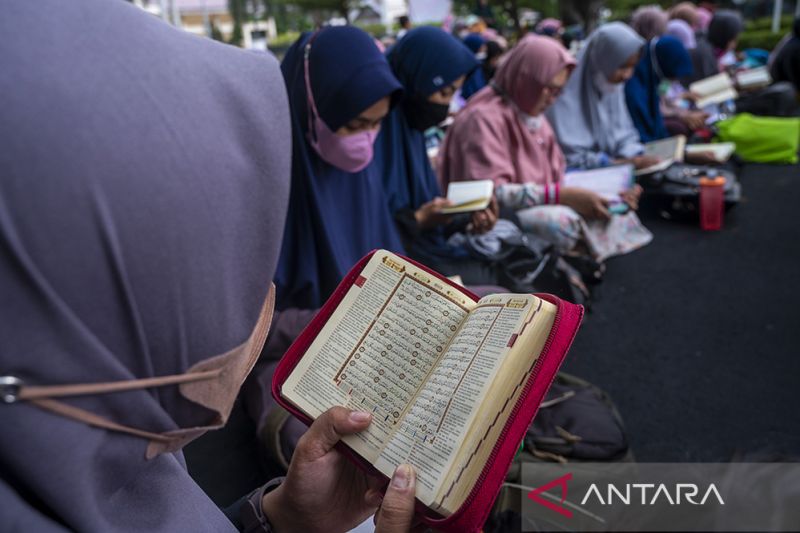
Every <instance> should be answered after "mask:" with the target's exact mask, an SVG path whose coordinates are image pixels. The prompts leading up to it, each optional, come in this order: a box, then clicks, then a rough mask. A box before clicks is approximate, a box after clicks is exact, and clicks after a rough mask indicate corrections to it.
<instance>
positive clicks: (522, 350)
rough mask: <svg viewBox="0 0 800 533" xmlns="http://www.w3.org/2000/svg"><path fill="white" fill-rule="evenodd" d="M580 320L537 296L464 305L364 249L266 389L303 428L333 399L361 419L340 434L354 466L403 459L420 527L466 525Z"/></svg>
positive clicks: (478, 515) (388, 465)
mask: <svg viewBox="0 0 800 533" xmlns="http://www.w3.org/2000/svg"><path fill="white" fill-rule="evenodd" d="M582 312H583V311H582V308H581V307H580V306H575V305H572V304H569V303H566V302H563V301H561V300H559V299H558V298H555V297H553V296H549V295H539V296H535V295H530V294H495V295H490V296H486V297H484V298H481V299H478V298H476V297H475V296H474V295H472V294H471V293H469V292H468V291H467V290H466V289H464V288H462V287H458V286H457V285H455V284H453V283H452V282H450V281H449V280H447V279H446V278H444V277H442V276H440V275H439V274H436V273H434V272H432V271H430V270H428V269H427V268H425V267H422V266H421V265H418V264H416V263H414V262H413V261H410V260H407V259H405V258H403V257H401V256H398V255H395V254H392V253H390V252H387V251H384V250H378V251H376V252H374V253H372V254H371V255H370V256H368V257H366V258H365V259H364V260H362V261H361V263H359V265H356V267H354V269H353V271H351V273H350V274H348V276H347V277H346V278H345V280H344V281H343V282H342V284H341V285H340V287H339V288H338V289H337V291H336V292H335V293H334V295H333V296H332V297H331V299H330V300H329V301H328V303H326V305H325V306H324V307H323V309H321V310H320V312H319V313H318V315H317V317H316V318H315V320H314V321H312V323H311V324H310V325H309V326H308V328H307V329H306V331H304V332H303V334H302V335H301V337H300V338H298V340H297V341H296V342H295V344H294V345H293V346H292V347H291V348H290V349H289V351H288V352H287V354H286V355H285V356H284V358H283V359H282V360H281V363H280V364H279V367H278V369H277V371H276V374H275V378H274V381H273V394H274V395H275V396H276V399H277V400H278V401H279V402H280V403H281V404H282V405H284V406H285V407H287V408H288V409H289V410H290V411H292V412H294V413H296V414H297V415H298V416H299V417H300V418H301V419H303V420H304V421H306V422H310V421H311V420H313V419H314V418H316V417H317V416H319V415H320V414H322V413H323V412H324V411H326V410H327V409H329V408H330V407H333V406H337V405H342V406H345V407H348V408H351V409H358V410H365V411H370V412H371V413H372V414H373V421H372V423H371V425H370V426H369V428H368V429H367V430H365V431H363V432H361V433H359V434H356V435H350V436H347V437H345V438H344V439H343V442H344V445H345V446H346V447H347V448H349V450H347V451H348V454H349V455H350V456H351V457H353V458H354V459H355V460H356V462H357V464H360V465H362V466H364V467H365V468H366V469H367V470H371V471H377V472H379V473H380V474H382V475H384V476H387V477H390V476H391V474H392V472H393V471H394V469H395V467H396V466H397V465H399V464H402V463H408V464H411V465H412V466H414V468H415V470H416V472H417V499H418V501H419V502H420V504H421V506H420V507H422V514H423V516H424V517H425V518H426V522H427V523H429V524H430V525H433V526H434V527H437V528H440V529H445V530H461V531H464V530H470V529H473V528H474V529H477V528H480V527H481V525H482V523H483V520H485V518H486V514H488V511H489V508H490V507H491V503H492V501H493V500H494V498H495V497H496V494H497V491H498V490H499V488H500V484H501V483H502V479H503V477H504V476H505V474H506V472H507V469H508V467H509V465H510V461H511V459H513V456H514V453H515V452H516V449H517V448H518V446H519V442H520V441H521V439H522V437H523V436H524V434H525V430H526V429H527V426H528V425H529V424H530V421H531V419H532V418H533V415H534V414H535V411H536V408H538V405H539V403H540V402H541V399H542V397H543V396H544V393H545V392H546V389H547V387H548V386H549V384H550V382H551V381H552V379H553V377H554V376H555V373H556V371H557V369H558V366H559V365H560V363H561V361H562V360H563V358H564V356H565V355H566V351H567V349H568V347H569V344H570V343H571V341H572V338H573V337H574V335H575V333H576V331H577V327H578V324H579V322H580V319H581V317H582Z"/></svg>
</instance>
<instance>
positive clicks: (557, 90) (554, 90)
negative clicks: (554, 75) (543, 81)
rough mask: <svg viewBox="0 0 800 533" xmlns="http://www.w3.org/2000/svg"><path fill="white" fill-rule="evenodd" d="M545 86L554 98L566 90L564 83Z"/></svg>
mask: <svg viewBox="0 0 800 533" xmlns="http://www.w3.org/2000/svg"><path fill="white" fill-rule="evenodd" d="M544 88H545V90H546V91H547V94H548V95H550V96H552V97H554V98H555V97H556V96H558V95H560V94H561V92H562V91H563V90H564V86H563V85H545V86H544Z"/></svg>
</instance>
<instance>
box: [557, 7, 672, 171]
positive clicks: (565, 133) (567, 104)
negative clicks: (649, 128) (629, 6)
mask: <svg viewBox="0 0 800 533" xmlns="http://www.w3.org/2000/svg"><path fill="white" fill-rule="evenodd" d="M644 42H645V41H644V39H642V38H641V37H640V36H639V35H637V34H636V32H635V31H633V30H632V29H631V28H630V27H629V26H627V25H626V24H623V23H622V22H612V23H610V24H606V25H604V26H600V27H599V28H598V29H597V30H595V31H594V33H593V34H592V35H590V36H589V39H588V40H587V42H586V45H585V46H584V47H583V49H582V50H581V52H580V54H579V55H578V66H577V67H576V68H575V71H574V72H573V74H572V76H571V77H570V79H569V82H568V83H567V85H566V87H565V88H564V92H563V93H562V95H561V97H559V99H558V100H557V101H556V103H555V104H553V106H552V107H551V108H550V109H549V110H548V111H547V119H548V120H549V122H550V124H551V125H552V126H553V130H554V131H555V133H556V136H557V137H558V142H559V144H560V145H561V148H562V150H563V151H564V156H565V157H566V159H567V166H568V167H573V168H596V167H602V166H606V165H609V164H613V163H622V162H629V163H632V164H633V165H634V166H636V167H637V168H644V167H648V166H650V165H652V164H654V163H655V162H656V161H657V160H654V159H653V158H652V157H650V156H645V155H642V154H643V150H644V147H643V146H642V143H641V142H640V140H639V132H638V131H636V128H635V127H634V125H633V121H632V120H631V117H630V114H629V113H628V108H627V105H626V104H625V93H624V90H623V85H624V83H625V82H626V81H627V80H628V79H630V77H631V76H632V75H633V69H634V67H635V66H636V63H637V62H638V61H639V54H640V52H641V50H642V46H643V45H644Z"/></svg>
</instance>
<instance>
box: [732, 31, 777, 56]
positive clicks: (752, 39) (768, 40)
mask: <svg viewBox="0 0 800 533" xmlns="http://www.w3.org/2000/svg"><path fill="white" fill-rule="evenodd" d="M784 35H785V33H772V30H758V31H746V32H744V33H743V34H742V35H741V36H740V37H739V44H738V46H737V48H738V49H739V50H743V49H745V48H763V49H764V50H770V51H771V50H772V49H773V48H775V45H777V44H778V41H780V40H781V39H783V36H784Z"/></svg>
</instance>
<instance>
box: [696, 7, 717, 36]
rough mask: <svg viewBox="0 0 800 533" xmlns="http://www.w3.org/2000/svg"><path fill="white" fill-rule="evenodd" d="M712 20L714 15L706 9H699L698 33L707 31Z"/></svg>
mask: <svg viewBox="0 0 800 533" xmlns="http://www.w3.org/2000/svg"><path fill="white" fill-rule="evenodd" d="M712 18H714V13H712V12H711V11H709V10H708V9H706V8H704V7H698V8H697V26H696V29H697V30H698V31H707V30H708V25H709V24H711V19H712Z"/></svg>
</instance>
